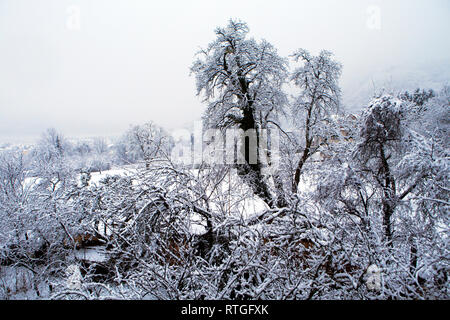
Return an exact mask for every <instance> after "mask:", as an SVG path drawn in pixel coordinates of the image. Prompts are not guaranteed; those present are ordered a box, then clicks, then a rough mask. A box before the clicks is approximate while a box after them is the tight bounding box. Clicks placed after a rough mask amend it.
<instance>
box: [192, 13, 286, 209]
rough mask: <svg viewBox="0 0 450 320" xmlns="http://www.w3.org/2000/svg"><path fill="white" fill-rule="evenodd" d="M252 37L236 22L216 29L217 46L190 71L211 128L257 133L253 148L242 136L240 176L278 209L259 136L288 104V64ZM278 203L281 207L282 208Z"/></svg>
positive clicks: (242, 135)
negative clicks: (266, 173)
mask: <svg viewBox="0 0 450 320" xmlns="http://www.w3.org/2000/svg"><path fill="white" fill-rule="evenodd" d="M248 32H249V28H248V26H247V24H246V23H244V22H240V21H233V20H230V22H229V24H228V26H227V27H226V28H217V29H216V30H215V33H216V40H215V41H213V42H212V43H210V44H209V46H208V47H207V49H205V50H202V51H200V52H199V55H200V57H199V59H198V60H197V61H195V62H194V64H193V66H192V68H191V71H192V72H193V73H194V74H195V75H196V81H197V93H198V94H201V93H203V94H204V98H205V101H206V102H208V103H209V104H208V108H207V110H206V112H205V116H204V119H205V122H206V123H207V126H208V127H213V128H221V129H226V128H237V129H241V130H242V131H243V132H244V133H245V132H247V133H248V132H249V130H250V131H252V130H254V132H255V134H256V146H255V147H252V146H251V145H250V141H249V140H250V139H246V138H245V135H244V133H243V134H241V136H240V139H241V146H242V148H241V150H239V151H238V152H241V154H243V158H244V159H245V163H244V164H242V165H238V173H239V174H240V176H241V177H243V178H245V180H246V181H247V182H248V183H249V185H250V186H251V187H252V189H253V191H254V193H255V194H256V195H258V196H259V197H261V198H262V199H263V200H264V201H265V202H266V203H267V204H268V205H269V206H270V207H274V206H276V205H277V203H276V200H275V199H274V198H275V197H274V196H273V194H272V193H271V191H270V188H269V185H268V183H267V182H266V180H265V177H264V174H263V166H262V161H261V160H262V159H261V158H260V156H261V151H262V150H260V139H261V138H262V137H261V130H262V129H263V128H266V127H267V125H268V124H269V123H276V121H277V115H278V114H280V113H282V112H283V111H284V107H285V105H286V103H287V99H286V96H285V94H284V93H283V91H282V85H283V83H284V82H285V79H286V77H287V62H286V60H285V59H283V58H281V57H280V56H279V55H278V53H277V51H276V49H275V48H274V47H273V46H272V45H271V44H270V43H268V42H267V41H265V40H262V41H259V42H258V41H256V40H254V39H253V38H248V37H247V34H248ZM252 159H257V161H252ZM255 162H256V163H255ZM279 200H280V201H279V203H278V205H280V204H282V202H283V201H281V199H279ZM280 202H281V203H280Z"/></svg>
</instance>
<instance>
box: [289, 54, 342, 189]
mask: <svg viewBox="0 0 450 320" xmlns="http://www.w3.org/2000/svg"><path fill="white" fill-rule="evenodd" d="M293 58H294V60H295V61H297V62H301V63H302V65H301V66H300V67H298V68H297V69H295V70H294V72H293V74H292V76H291V79H292V81H293V82H294V84H295V85H296V86H297V87H299V88H300V90H301V91H300V94H299V95H298V97H297V99H296V101H295V102H294V104H293V108H292V109H293V110H292V111H293V114H294V119H295V121H301V122H303V123H302V124H301V127H302V128H303V130H304V138H303V143H302V148H303V151H302V152H301V157H300V160H298V163H297V166H296V168H295V174H294V179H293V182H292V192H293V193H296V192H297V188H298V184H299V182H300V176H301V173H302V169H303V166H304V165H305V163H306V161H307V160H308V159H309V158H310V157H311V156H312V155H313V154H314V153H315V152H316V151H317V150H318V149H319V147H320V145H321V143H323V142H324V141H325V140H326V139H327V137H328V136H329V135H330V132H327V131H329V129H330V128H329V126H330V124H331V122H333V118H332V117H331V116H332V115H334V114H337V112H338V111H339V100H340V89H339V86H338V79H339V76H340V75H341V68H342V67H341V65H340V64H339V63H338V62H336V61H334V60H333V59H332V53H331V52H329V51H321V52H320V53H319V55H318V56H313V55H311V54H310V53H309V52H308V51H306V50H304V49H299V50H298V51H296V52H295V53H294V54H293Z"/></svg>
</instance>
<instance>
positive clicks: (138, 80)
mask: <svg viewBox="0 0 450 320" xmlns="http://www.w3.org/2000/svg"><path fill="white" fill-rule="evenodd" d="M73 6H75V9H77V8H78V9H79V12H80V20H79V21H80V28H79V29H77V28H75V29H74V28H73V27H72V28H69V27H68V23H69V26H70V21H73V20H70V18H71V17H73V13H74V11H73V10H72V9H73V8H74V7H73ZM370 6H376V8H379V9H380V25H379V26H380V29H376V28H375V29H374V28H369V27H368V24H367V23H368V20H369V13H368V11H367V10H368V8H369V7H370ZM229 18H239V19H241V20H243V21H245V22H247V23H248V24H249V27H250V35H251V36H254V37H255V38H257V39H259V38H265V39H266V40H268V41H269V42H271V43H272V44H273V45H274V46H275V47H277V48H278V50H279V53H280V54H281V55H283V56H287V55H289V54H291V53H292V52H293V51H294V50H296V49H297V48H305V49H308V50H310V51H311V52H312V53H317V52H318V51H319V50H321V49H328V50H331V51H333V52H334V53H335V55H336V59H337V60H339V61H340V62H341V63H343V65H344V69H343V77H342V79H341V85H342V88H343V91H344V98H345V95H350V94H351V93H352V90H353V88H354V87H355V86H357V85H358V83H359V82H361V81H363V80H362V79H365V78H366V77H367V75H370V74H372V73H374V72H376V71H377V70H382V69H385V68H389V67H390V66H395V65H405V66H407V68H412V69H414V68H415V67H416V66H418V65H425V66H426V65H435V66H436V65H437V66H440V65H442V66H448V63H449V58H450V56H449V52H450V51H449V49H450V44H449V41H448V33H449V31H450V1H448V0H441V1H439V0H435V1H425V0H417V1H413V0H405V1H400V0H397V1H380V0H371V1H366V0H354V1H350V0H345V1H343V0H336V1H331V0H330V1H299V0H291V1H288V0H285V1H283V0H278V1H261V0H259V1H248V0H246V1H243V0H227V1H213V0H191V1H168V0H166V1H148V0H147V1H145V0H142V1H139V0H71V1H68V0H39V1H35V0H0V136H3V137H4V136H8V137H21V136H38V135H39V134H40V133H41V132H42V131H44V130H45V129H46V128H48V127H55V128H56V129H58V130H59V131H61V132H63V133H64V134H65V135H67V136H79V135H109V134H120V133H122V132H124V131H125V130H126V129H127V128H128V126H129V124H131V123H135V124H136V123H143V122H145V121H147V120H153V121H155V122H156V123H158V124H160V125H162V126H164V127H166V128H169V129H170V128H177V127H180V126H183V125H184V124H186V123H189V122H191V121H193V120H196V119H198V118H200V116H201V113H202V111H203V110H204V106H203V105H202V103H201V100H200V99H199V98H198V97H197V96H196V95H195V79H194V77H190V76H189V67H190V66H191V64H192V62H193V61H194V55H195V53H196V52H197V51H198V49H199V48H200V47H206V46H207V44H208V43H209V42H211V41H212V40H213V39H214V32H213V31H214V29H215V27H217V26H224V25H226V24H227V21H228V19H229ZM370 21H372V20H370ZM72 26H74V25H73V24H72ZM75 27H76V25H75ZM344 101H345V100H344Z"/></svg>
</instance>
